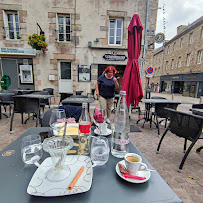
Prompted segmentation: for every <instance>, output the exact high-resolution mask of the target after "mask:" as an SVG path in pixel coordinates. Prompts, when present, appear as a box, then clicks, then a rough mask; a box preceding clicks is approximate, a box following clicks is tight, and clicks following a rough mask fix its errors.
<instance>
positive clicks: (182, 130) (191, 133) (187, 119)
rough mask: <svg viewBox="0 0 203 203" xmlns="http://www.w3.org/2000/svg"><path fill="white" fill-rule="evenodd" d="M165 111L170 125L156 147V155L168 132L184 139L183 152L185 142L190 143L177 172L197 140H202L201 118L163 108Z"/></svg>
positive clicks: (202, 119)
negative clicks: (188, 141)
mask: <svg viewBox="0 0 203 203" xmlns="http://www.w3.org/2000/svg"><path fill="white" fill-rule="evenodd" d="M165 111H167V114H168V115H169V117H170V124H169V126H168V127H167V128H166V130H165V132H164V133H163V135H162V137H161V139H160V141H159V144H158V147H157V153H158V152H159V149H160V146H161V143H162V141H163V139H164V137H165V135H166V133H167V132H168V131H171V132H172V133H173V134H175V135H177V136H178V137H182V138H184V139H185V142H184V152H185V151H186V147H187V140H190V141H191V142H192V143H191V144H190V146H189V147H188V149H187V151H186V153H185V155H184V157H183V159H182V161H181V164H180V166H179V170H178V171H179V172H180V171H181V170H182V168H183V165H184V163H185V160H186V158H187V156H188V154H189V153H190V151H191V149H192V147H193V146H194V145H195V143H196V142H197V140H198V139H203V134H202V126H203V117H202V116H198V115H194V114H190V113H185V112H180V111H176V110H174V109H169V108H165Z"/></svg>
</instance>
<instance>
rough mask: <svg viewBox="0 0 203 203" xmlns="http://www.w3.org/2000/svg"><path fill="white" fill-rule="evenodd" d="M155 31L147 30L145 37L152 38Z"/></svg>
mask: <svg viewBox="0 0 203 203" xmlns="http://www.w3.org/2000/svg"><path fill="white" fill-rule="evenodd" d="M154 34H155V31H154V30H147V36H154Z"/></svg>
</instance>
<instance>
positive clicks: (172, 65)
mask: <svg viewBox="0 0 203 203" xmlns="http://www.w3.org/2000/svg"><path fill="white" fill-rule="evenodd" d="M174 64H175V62H174V59H172V60H171V69H174Z"/></svg>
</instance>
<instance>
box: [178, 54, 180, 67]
mask: <svg viewBox="0 0 203 203" xmlns="http://www.w3.org/2000/svg"><path fill="white" fill-rule="evenodd" d="M178 68H181V56H179V57H178Z"/></svg>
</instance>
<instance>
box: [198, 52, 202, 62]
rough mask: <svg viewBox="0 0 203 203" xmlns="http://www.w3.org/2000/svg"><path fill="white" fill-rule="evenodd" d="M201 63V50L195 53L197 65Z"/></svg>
mask: <svg viewBox="0 0 203 203" xmlns="http://www.w3.org/2000/svg"><path fill="white" fill-rule="evenodd" d="M201 63H202V50H199V51H198V52H197V64H201Z"/></svg>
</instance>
